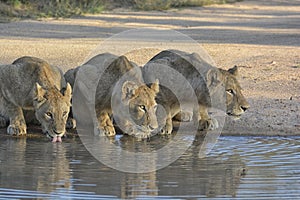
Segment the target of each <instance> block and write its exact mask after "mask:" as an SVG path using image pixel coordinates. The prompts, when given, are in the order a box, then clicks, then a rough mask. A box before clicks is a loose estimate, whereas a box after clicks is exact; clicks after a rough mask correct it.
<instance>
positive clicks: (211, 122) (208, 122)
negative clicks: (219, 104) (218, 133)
mask: <svg viewBox="0 0 300 200" xmlns="http://www.w3.org/2000/svg"><path fill="white" fill-rule="evenodd" d="M217 128H219V123H218V121H217V120H216V119H214V118H211V119H205V120H199V130H200V131H211V130H216V129H217Z"/></svg>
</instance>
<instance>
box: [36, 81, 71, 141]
mask: <svg viewBox="0 0 300 200" xmlns="http://www.w3.org/2000/svg"><path fill="white" fill-rule="evenodd" d="M35 93H36V94H35V97H34V109H35V116H36V118H37V120H38V121H39V122H40V123H41V125H42V129H43V132H44V133H46V134H47V135H48V136H50V137H51V138H52V141H53V142H56V141H58V142H61V137H62V136H63V135H64V134H65V132H66V121H67V118H68V114H69V111H70V106H71V103H70V102H71V95H72V94H71V93H72V89H71V86H70V84H69V83H68V84H67V87H66V89H65V90H64V91H62V92H61V91H59V90H58V89H57V88H55V87H53V88H48V89H44V88H42V87H41V86H40V85H39V84H38V83H36V86H35Z"/></svg>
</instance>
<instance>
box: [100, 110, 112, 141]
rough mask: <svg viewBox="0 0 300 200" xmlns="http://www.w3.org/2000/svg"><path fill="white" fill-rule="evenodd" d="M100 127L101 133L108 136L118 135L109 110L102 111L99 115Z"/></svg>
mask: <svg viewBox="0 0 300 200" xmlns="http://www.w3.org/2000/svg"><path fill="white" fill-rule="evenodd" d="M98 124H99V125H98V129H99V131H100V134H105V135H106V136H114V135H116V131H115V128H114V125H113V123H112V121H111V118H110V116H109V114H108V113H107V112H101V113H100V115H99V116H98Z"/></svg>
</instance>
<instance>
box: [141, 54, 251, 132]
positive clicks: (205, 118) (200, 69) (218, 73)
mask: <svg viewBox="0 0 300 200" xmlns="http://www.w3.org/2000/svg"><path fill="white" fill-rule="evenodd" d="M165 68H166V71H167V72H164V71H160V70H161V69H165ZM172 70H176V72H177V73H179V74H180V75H182V77H184V79H182V80H181V79H180V80H178V79H179V78H178V76H177V75H176V73H173V72H172ZM236 75H237V67H234V68H232V69H229V70H228V71H226V70H222V69H218V68H215V67H213V66H211V65H210V64H209V63H207V62H205V61H204V60H203V59H202V58H201V57H200V56H199V55H197V54H196V53H193V54H188V53H186V52H182V51H177V50H166V51H162V52H160V53H159V54H157V55H156V56H154V57H153V58H152V59H151V60H150V61H149V62H148V63H147V64H146V65H145V66H144V68H143V77H144V79H145V81H153V80H154V79H155V78H158V79H159V82H160V83H168V81H169V80H172V82H171V85H172V86H173V88H175V90H176V92H177V95H178V96H179V97H180V98H181V99H180V103H182V104H184V105H185V104H194V103H197V104H198V105H197V106H195V105H194V110H193V114H189V113H187V112H183V113H180V111H181V109H180V106H182V105H180V103H179V102H178V99H177V97H176V96H175V95H174V94H173V93H172V92H170V91H169V90H167V89H165V88H161V89H160V92H159V94H158V97H157V102H158V104H160V105H162V106H163V107H164V109H165V111H166V117H165V119H164V121H165V123H163V124H164V127H162V130H161V131H162V133H163V134H170V133H171V132H172V130H173V125H172V118H173V117H175V118H176V119H180V120H181V119H183V120H184V121H189V120H191V118H192V117H191V116H193V117H194V119H195V120H197V121H199V129H200V130H213V129H216V128H218V121H217V120H215V119H213V118H211V117H210V116H209V114H208V108H209V107H217V108H218V109H222V110H224V111H225V112H226V113H227V114H228V115H234V116H239V115H241V114H243V113H244V112H245V110H247V109H248V108H249V107H250V106H249V104H248V102H247V101H246V99H245V98H244V96H243V95H242V93H241V87H240V85H239V83H238V81H237V79H236ZM186 83H188V84H189V85H190V87H191V88H192V89H191V90H188V89H187V87H186V86H184V85H185V84H186ZM190 91H192V92H190ZM193 95H194V96H196V102H192V100H191V97H192V96H193ZM196 107H198V108H196Z"/></svg>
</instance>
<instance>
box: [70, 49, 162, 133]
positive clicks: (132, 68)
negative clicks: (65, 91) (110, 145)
mask: <svg viewBox="0 0 300 200" xmlns="http://www.w3.org/2000/svg"><path fill="white" fill-rule="evenodd" d="M65 78H66V80H67V81H68V82H70V83H71V85H73V89H74V90H75V91H74V94H75V96H76V94H79V93H82V94H83V96H84V100H83V101H88V102H89V105H91V104H94V106H95V111H96V118H97V123H98V124H97V128H98V132H99V134H101V135H102V134H103V135H106V136H114V135H115V134H116V130H115V127H114V124H115V125H117V126H118V128H120V129H121V130H122V132H123V133H125V134H128V135H132V136H135V137H138V138H147V137H149V136H150V135H151V132H152V131H153V130H154V129H156V128H157V127H158V123H157V118H156V113H155V112H156V101H155V97H156V94H157V93H158V91H159V86H158V82H155V81H154V83H152V84H151V85H150V86H148V85H146V84H145V83H144V82H143V78H142V74H141V69H140V67H138V66H137V65H136V64H134V63H132V62H130V61H129V60H128V59H127V58H126V57H125V56H120V57H118V56H115V55H113V54H109V53H104V54H99V55H97V56H95V57H93V58H92V59H90V60H89V61H88V62H86V63H85V64H84V65H82V66H79V67H77V68H75V69H70V70H69V71H67V72H66V74H65ZM77 92H78V93H77ZM74 102H75V101H74ZM74 104H75V103H74ZM80 105H82V104H80ZM80 105H79V107H76V109H77V110H79V109H80ZM90 112H93V111H90ZM73 114H74V116H75V119H77V118H78V117H76V110H74V109H73ZM78 115H80V113H78Z"/></svg>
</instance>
